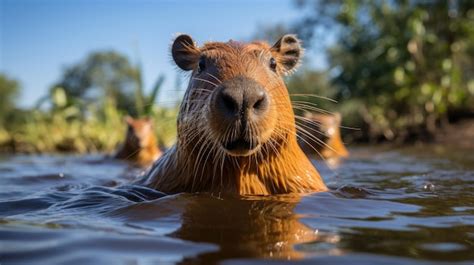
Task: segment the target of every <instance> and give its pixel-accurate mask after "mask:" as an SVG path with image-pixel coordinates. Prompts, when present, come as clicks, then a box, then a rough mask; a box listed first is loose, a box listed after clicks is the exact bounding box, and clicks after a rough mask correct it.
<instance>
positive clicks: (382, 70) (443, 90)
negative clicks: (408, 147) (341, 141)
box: [292, 0, 474, 139]
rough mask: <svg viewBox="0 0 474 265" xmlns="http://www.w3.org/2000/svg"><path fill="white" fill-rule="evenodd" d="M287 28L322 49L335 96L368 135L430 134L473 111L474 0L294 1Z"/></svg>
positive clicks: (392, 137)
mask: <svg viewBox="0 0 474 265" xmlns="http://www.w3.org/2000/svg"><path fill="white" fill-rule="evenodd" d="M295 2H296V3H297V6H298V7H299V8H301V9H305V10H306V12H305V14H307V15H306V16H305V17H304V18H303V19H301V20H300V21H299V22H298V23H296V24H295V26H294V27H292V28H293V29H295V30H296V31H297V32H299V33H300V34H299V35H300V36H301V37H303V38H304V39H305V40H306V44H307V45H314V44H315V43H317V42H318V40H319V39H321V38H322V36H321V35H320V34H319V33H324V34H328V32H332V33H331V34H334V35H335V36H336V37H335V39H336V41H335V43H336V44H335V45H333V46H330V47H328V52H329V63H330V67H331V73H332V76H331V82H332V84H333V86H334V89H335V91H336V98H337V99H338V100H339V101H340V102H341V103H342V104H343V105H344V104H351V103H354V102H356V103H357V104H353V106H354V108H357V111H358V113H359V114H360V116H361V117H362V118H363V120H364V121H365V123H366V124H367V125H368V128H369V129H368V131H367V133H368V135H369V136H371V137H380V136H382V137H385V138H387V139H395V138H398V139H407V138H409V137H410V136H412V135H418V136H420V135H423V134H424V133H433V132H434V131H435V130H436V129H437V128H438V127H439V126H440V125H441V124H443V122H445V121H447V120H448V118H450V117H451V116H452V115H453V113H459V112H468V111H473V106H474V104H473V103H474V99H473V98H474V65H473V62H474V60H473V58H474V1H469V0H457V1H444V0H437V1H435V0H434V1H422V0H419V1H417V0H412V1H408V0H405V1H383V0H380V1H377V0H361V1H351V0H336V1H334V0H321V1H304V0H298V1H295Z"/></svg>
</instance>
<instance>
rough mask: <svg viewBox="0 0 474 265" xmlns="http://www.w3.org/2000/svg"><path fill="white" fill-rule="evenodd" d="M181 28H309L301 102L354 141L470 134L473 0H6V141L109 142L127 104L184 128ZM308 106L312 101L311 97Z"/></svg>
mask: <svg viewBox="0 0 474 265" xmlns="http://www.w3.org/2000/svg"><path fill="white" fill-rule="evenodd" d="M176 33H187V34H190V35H191V36H193V37H194V39H195V40H196V41H197V42H198V44H202V43H203V42H205V41H227V40H229V39H234V40H241V41H249V40H254V39H260V40H268V41H270V42H271V43H273V42H275V41H276V40H277V39H278V38H279V37H280V36H281V35H283V34H285V33H296V34H298V36H299V37H300V38H301V39H302V40H303V41H304V46H305V49H306V57H305V59H304V62H303V64H302V66H301V67H300V69H299V70H298V71H297V72H296V73H295V74H294V75H292V76H290V77H288V78H287V84H288V89H289V90H290V92H291V93H293V94H296V95H297V94H315V95H319V96H322V97H327V98H330V99H334V100H335V101H337V103H335V102H332V101H330V100H325V99H323V98H317V97H310V96H308V97H305V98H295V100H298V101H303V100H304V101H306V103H304V104H302V103H300V104H297V105H298V106H299V107H298V109H296V111H297V112H302V111H304V110H308V111H310V110H314V106H317V107H318V108H321V109H323V110H327V111H330V112H339V113H341V115H342V124H343V126H344V127H343V128H342V129H341V130H342V134H343V137H344V139H345V141H346V142H348V143H359V142H365V143H366V142H371V143H380V142H393V143H397V144H399V143H413V142H429V141H440V142H443V141H444V142H446V141H447V140H446V139H447V138H448V137H449V138H451V139H454V140H456V141H457V140H458V139H461V138H462V139H469V138H468V137H472V138H470V139H471V140H472V139H474V1H470V0H444V1H441V0H438V1H436V0H433V1H425V0H419V1H417V0H411V1H409V0H406V1H402V0H400V1H389V0H387V1H382V0H380V1H376V0H373V1H370V0H361V1H349V0H346V1H344V0H339V1H337V0H320V1H305V0H285V1H270V0H260V1H217V0H216V1H210V0H209V1H150V0H138V1H132V0H128V1H126V0H118V1H107V0H97V1H92V0H69V1H62V0H0V150H1V151H4V152H58V151H71V152H80V153H86V152H111V151H112V150H114V149H115V148H116V146H117V144H118V143H120V141H122V140H123V136H124V131H125V125H124V116H125V115H132V116H134V117H142V116H151V117H153V118H154V121H155V129H156V134H157V136H158V138H159V142H160V145H165V146H166V145H168V146H169V145H170V144H172V143H173V141H174V139H175V133H176V132H175V130H176V128H175V124H176V115H177V110H178V106H179V102H180V99H181V96H182V95H183V93H184V91H185V89H186V86H187V75H186V74H184V73H183V72H180V71H179V70H177V68H176V67H175V66H174V64H173V63H172V60H171V56H170V52H169V45H170V43H171V41H172V39H173V37H174V36H175V35H176ZM305 108H306V109H305Z"/></svg>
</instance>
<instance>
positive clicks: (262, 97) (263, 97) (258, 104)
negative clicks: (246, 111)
mask: <svg viewBox="0 0 474 265" xmlns="http://www.w3.org/2000/svg"><path fill="white" fill-rule="evenodd" d="M266 107H267V94H266V93H265V92H264V91H260V92H258V94H257V95H256V101H255V103H254V104H253V106H252V108H253V109H254V110H256V111H260V110H264V109H265V108H266Z"/></svg>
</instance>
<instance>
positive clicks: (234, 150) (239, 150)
mask: <svg viewBox="0 0 474 265" xmlns="http://www.w3.org/2000/svg"><path fill="white" fill-rule="evenodd" d="M222 146H223V147H224V150H225V151H226V153H227V154H229V155H231V156H249V155H251V154H253V153H255V152H256V151H257V149H258V148H259V147H260V143H259V141H258V140H256V139H255V140H252V141H250V140H248V139H245V138H239V139H237V140H234V141H229V142H227V143H222Z"/></svg>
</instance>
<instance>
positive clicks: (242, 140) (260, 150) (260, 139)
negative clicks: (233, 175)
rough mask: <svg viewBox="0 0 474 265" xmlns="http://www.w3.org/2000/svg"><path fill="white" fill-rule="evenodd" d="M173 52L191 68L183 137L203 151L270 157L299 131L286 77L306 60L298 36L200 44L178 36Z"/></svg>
mask: <svg viewBox="0 0 474 265" xmlns="http://www.w3.org/2000/svg"><path fill="white" fill-rule="evenodd" d="M172 56H173V59H174V61H175V63H176V64H177V66H178V67H179V68H181V69H182V70H184V71H190V72H191V78H190V81H189V86H188V88H187V91H186V94H185V97H184V100H183V104H182V106H181V112H180V116H179V119H178V138H179V139H178V141H182V142H183V143H184V144H185V145H187V147H188V148H192V149H193V150H196V152H198V150H199V149H201V150H202V149H203V148H208V149H209V150H208V151H212V152H219V153H221V154H223V155H226V156H232V157H246V156H251V155H253V154H258V155H260V154H261V155H264V154H265V152H271V151H270V150H276V152H278V151H277V150H278V146H279V145H281V144H284V143H285V141H288V135H294V134H295V125H294V114H293V110H292V107H291V102H290V99H289V95H288V91H287V88H286V86H285V84H284V81H283V76H285V75H288V74H289V73H291V72H293V71H294V70H295V68H296V67H297V65H298V64H299V62H300V59H301V56H302V48H301V44H300V41H299V40H298V39H297V38H296V36H294V35H285V36H283V37H282V38H281V39H279V40H278V41H277V42H276V43H275V44H274V45H273V46H270V45H269V44H267V43H265V42H251V43H241V42H236V41H232V40H231V41H229V42H226V43H223V42H209V43H206V44H204V45H203V46H202V47H198V46H197V45H196V44H195V42H194V41H193V39H192V38H191V37H190V36H188V35H180V36H178V37H177V38H176V39H175V40H174V43H173V45H172Z"/></svg>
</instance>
